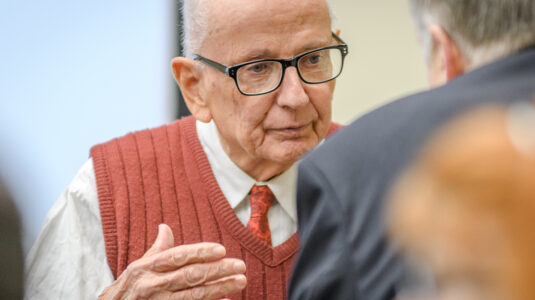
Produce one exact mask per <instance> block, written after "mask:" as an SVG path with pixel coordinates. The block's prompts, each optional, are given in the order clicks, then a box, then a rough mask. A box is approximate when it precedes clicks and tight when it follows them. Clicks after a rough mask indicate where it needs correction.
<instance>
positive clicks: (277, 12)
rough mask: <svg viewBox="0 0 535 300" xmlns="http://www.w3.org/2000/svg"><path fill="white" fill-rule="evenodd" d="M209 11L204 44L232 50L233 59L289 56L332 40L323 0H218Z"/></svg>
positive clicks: (235, 60) (240, 60)
mask: <svg viewBox="0 0 535 300" xmlns="http://www.w3.org/2000/svg"><path fill="white" fill-rule="evenodd" d="M218 1H219V0H218ZM238 2H239V3H240V4H243V5H236V4H237V3H238ZM245 2H246V3H245ZM288 2H291V4H287V3H288ZM211 11H212V13H211V15H212V17H213V18H212V22H211V23H212V24H211V25H212V26H210V27H211V28H210V30H209V33H208V37H207V39H206V40H205V42H206V43H205V46H209V47H210V48H217V51H218V52H219V53H220V54H221V52H225V53H232V60H233V62H234V63H238V62H243V61H248V60H253V59H260V58H274V57H281V55H283V56H288V57H291V56H293V55H296V54H299V53H300V52H305V51H307V50H311V49H315V48H319V47H322V46H326V45H328V44H329V43H331V35H330V32H331V23H330V14H329V10H328V7H327V5H326V2H325V1H324V0H299V1H282V0H254V1H250V0H244V1H242V0H234V1H230V0H221V2H218V4H213V6H212V9H211ZM216 16H217V17H216ZM282 48H284V49H282ZM227 57H228V56H227ZM227 63H230V61H227Z"/></svg>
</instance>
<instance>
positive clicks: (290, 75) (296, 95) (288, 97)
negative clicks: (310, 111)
mask: <svg viewBox="0 0 535 300" xmlns="http://www.w3.org/2000/svg"><path fill="white" fill-rule="evenodd" d="M304 85H305V83H304V82H303V81H302V80H301V78H300V77H299V74H298V73H297V68H295V67H288V68H287V69H286V72H285V74H284V79H283V80H282V83H281V86H280V88H279V89H280V92H279V95H278V99H277V104H279V105H280V106H282V107H289V108H292V109H296V108H299V107H301V106H304V105H306V104H307V103H308V102H309V101H310V99H309V98H308V95H307V93H306V92H305V89H304Z"/></svg>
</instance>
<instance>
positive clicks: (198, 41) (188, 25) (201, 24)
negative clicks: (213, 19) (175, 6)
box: [181, 0, 210, 58]
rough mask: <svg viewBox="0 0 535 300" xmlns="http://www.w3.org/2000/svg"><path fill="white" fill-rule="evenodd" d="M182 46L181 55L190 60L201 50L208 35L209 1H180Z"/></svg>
mask: <svg viewBox="0 0 535 300" xmlns="http://www.w3.org/2000/svg"><path fill="white" fill-rule="evenodd" d="M181 2H182V7H181V14H182V28H181V32H182V33H181V37H182V40H181V42H182V46H183V52H184V53H183V55H184V56H185V57H187V58H192V57H193V54H195V53H198V52H199V51H200V49H201V46H202V43H203V42H204V40H205V38H206V35H207V34H208V26H209V17H210V4H209V0H182V1H181Z"/></svg>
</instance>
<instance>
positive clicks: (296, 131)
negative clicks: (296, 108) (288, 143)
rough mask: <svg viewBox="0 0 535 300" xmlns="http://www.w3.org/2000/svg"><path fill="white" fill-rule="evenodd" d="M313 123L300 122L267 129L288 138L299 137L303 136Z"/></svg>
mask: <svg viewBox="0 0 535 300" xmlns="http://www.w3.org/2000/svg"><path fill="white" fill-rule="evenodd" d="M311 125H312V123H306V124H303V125H301V124H299V125H289V126H281V127H277V128H270V129H267V132H270V133H275V134H278V135H283V136H286V137H288V138H299V137H302V136H303V135H304V134H305V132H306V131H307V130H308V129H309V128H310V127H311Z"/></svg>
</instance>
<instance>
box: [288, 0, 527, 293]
mask: <svg viewBox="0 0 535 300" xmlns="http://www.w3.org/2000/svg"><path fill="white" fill-rule="evenodd" d="M411 2H412V7H413V9H414V18H415V19H416V23H417V24H418V25H419V29H420V32H419V33H420V36H421V38H422V42H423V46H424V49H425V53H426V54H427V55H426V56H427V62H428V68H429V70H428V71H429V72H428V73H429V79H430V82H431V85H433V86H439V87H438V88H436V89H433V90H430V91H427V92H423V93H420V94H416V95H412V96H409V97H406V98H403V99H400V100H397V101H394V102H392V103H390V104H388V105H385V106H383V107H381V108H379V109H377V110H375V111H372V112H370V113H368V114H366V115H364V116H363V117H361V118H359V119H357V120H356V121H355V122H354V123H352V124H351V125H349V126H348V127H346V128H345V129H344V130H342V131H341V132H340V133H338V134H336V136H334V137H333V138H332V139H330V140H329V141H327V142H326V143H325V144H324V145H322V147H320V148H319V149H318V150H317V151H314V152H313V153H312V154H311V155H310V156H308V157H307V158H306V159H305V160H304V161H303V162H302V163H301V164H300V167H299V168H300V173H299V174H300V175H299V180H298V200H297V206H298V217H299V224H298V225H299V226H298V228H299V232H300V238H301V242H302V244H301V245H302V247H301V249H302V250H301V252H300V256H299V258H298V259H297V262H296V267H295V272H294V274H293V278H292V283H291V286H290V298H291V299H365V300H378V299H392V298H393V297H395V296H396V294H399V290H400V288H401V286H404V285H405V284H406V283H404V282H402V281H404V280H405V279H407V278H408V277H407V276H405V275H404V274H406V271H405V269H406V268H405V267H404V266H403V265H404V264H405V263H403V262H402V261H401V260H400V259H398V258H397V254H396V251H395V249H394V247H392V246H391V245H389V244H388V242H387V239H386V231H385V227H386V224H385V220H384V218H383V207H384V197H385V193H386V192H387V191H388V189H389V187H390V184H391V183H392V182H393V180H394V179H395V178H396V176H397V175H398V174H399V172H400V171H401V170H402V169H403V168H404V167H405V166H406V165H407V163H408V162H409V161H410V160H411V158H412V157H413V155H414V154H415V153H417V151H418V149H419V148H420V146H421V144H422V142H423V141H424V140H425V139H426V138H427V137H428V136H429V135H430V134H431V133H432V132H433V131H434V130H435V129H436V128H437V127H438V126H440V125H442V124H443V123H444V122H446V121H448V120H449V119H451V118H452V117H454V116H456V115H457V114H458V113H460V112H463V111H465V110H467V109H469V108H470V107H474V106H477V105H480V104H483V103H506V102H514V101H522V100H529V99H531V98H532V97H533V96H534V94H535V47H534V46H535V1H532V0H507V1H501V0H473V1H452V0H412V1H411ZM458 146H459V147H462V146H463V145H458Z"/></svg>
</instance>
